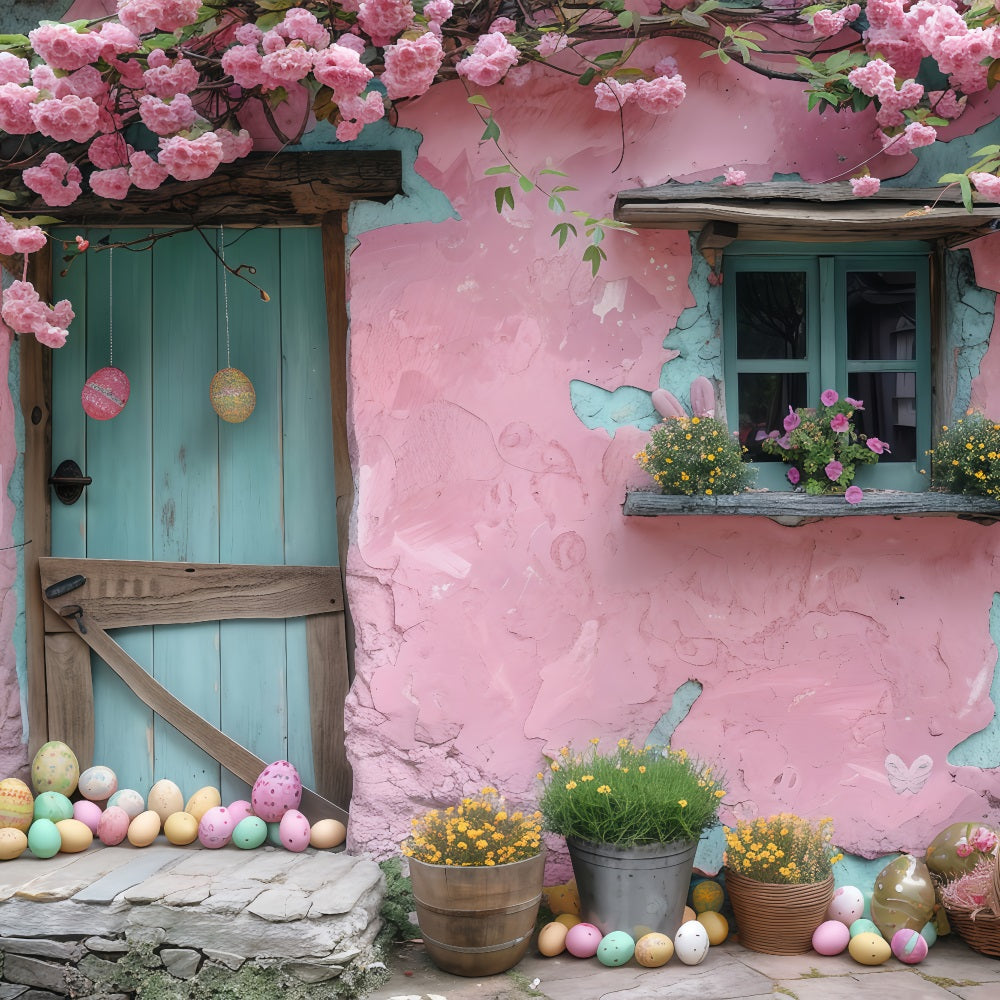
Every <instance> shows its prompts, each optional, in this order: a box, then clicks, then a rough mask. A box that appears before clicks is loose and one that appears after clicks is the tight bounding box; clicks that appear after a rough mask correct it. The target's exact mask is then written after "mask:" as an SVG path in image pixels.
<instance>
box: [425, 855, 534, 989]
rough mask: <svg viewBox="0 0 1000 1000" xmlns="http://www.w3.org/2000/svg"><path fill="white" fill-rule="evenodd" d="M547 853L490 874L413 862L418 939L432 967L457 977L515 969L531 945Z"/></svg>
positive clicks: (481, 869) (494, 869)
mask: <svg viewBox="0 0 1000 1000" xmlns="http://www.w3.org/2000/svg"><path fill="white" fill-rule="evenodd" d="M544 871H545V852H544V851H542V852H541V853H540V854H538V855H536V856H535V857H533V858H528V859H527V860H526V861H515V862H513V863H512V864H507V865H495V866H494V867H492V868H487V867H474V868H453V867H451V866H448V865H429V864H427V863H426V862H424V861H417V860H416V859H415V858H410V880H411V882H412V883H413V898H414V901H415V903H416V907H417V922H418V923H419V924H420V934H421V937H422V938H423V941H424V946H425V947H426V949H427V954H428V955H430V957H431V960H432V961H433V962H434V964H435V965H436V966H437V967H438V968H440V969H443V970H444V971H445V972H450V973H452V974H453V975H456V976H494V975H497V974H498V973H500V972H506V971H507V970H508V969H510V968H513V967H514V966H515V965H517V963H518V962H520V961H521V959H522V958H523V957H524V955H525V952H527V950H528V945H529V944H530V943H531V936H532V934H533V932H534V929H535V918H536V917H537V916H538V904H539V903H540V902H541V898H542V876H543V874H544Z"/></svg>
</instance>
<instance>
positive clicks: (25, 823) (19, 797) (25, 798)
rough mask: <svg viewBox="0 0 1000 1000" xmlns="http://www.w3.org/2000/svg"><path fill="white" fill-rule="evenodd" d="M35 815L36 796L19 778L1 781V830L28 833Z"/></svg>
mask: <svg viewBox="0 0 1000 1000" xmlns="http://www.w3.org/2000/svg"><path fill="white" fill-rule="evenodd" d="M34 816H35V797H34V796H33V795H32V794H31V789H30V788H29V787H28V786H27V785H26V784H25V783H24V782H23V781H21V780H20V779H19V778H4V779H3V781H0V830H8V829H10V830H20V831H21V833H27V832H28V827H30V826H31V821H32V819H34Z"/></svg>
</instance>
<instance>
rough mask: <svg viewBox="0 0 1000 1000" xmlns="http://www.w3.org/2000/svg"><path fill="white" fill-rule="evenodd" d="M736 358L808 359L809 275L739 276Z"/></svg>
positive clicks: (760, 273) (765, 273)
mask: <svg viewBox="0 0 1000 1000" xmlns="http://www.w3.org/2000/svg"><path fill="white" fill-rule="evenodd" d="M735 277H736V321H737V327H736V329H737V334H736V355H737V357H739V358H804V357H805V356H806V276H805V274H804V273H803V272H801V271H738V272H737V273H736V276H735Z"/></svg>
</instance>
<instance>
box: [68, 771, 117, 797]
mask: <svg viewBox="0 0 1000 1000" xmlns="http://www.w3.org/2000/svg"><path fill="white" fill-rule="evenodd" d="M77 787H78V788H79V789H80V794H81V795H82V796H83V797H84V798H85V799H90V801H91V802H104V801H105V800H106V799H109V798H111V796H112V795H114V794H115V792H116V791H118V776H117V775H116V774H115V772H114V771H112V770H111V768H110V767H105V766H104V765H103V764H98V765H97V766H96V767H88V768H87V770H86V771H84V772H83V774H81V775H80V781H79V783H78V785H77Z"/></svg>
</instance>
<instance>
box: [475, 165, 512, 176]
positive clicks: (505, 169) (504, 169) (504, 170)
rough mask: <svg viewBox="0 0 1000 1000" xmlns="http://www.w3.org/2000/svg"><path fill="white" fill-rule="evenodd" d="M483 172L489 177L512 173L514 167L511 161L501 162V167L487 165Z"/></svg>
mask: <svg viewBox="0 0 1000 1000" xmlns="http://www.w3.org/2000/svg"><path fill="white" fill-rule="evenodd" d="M483 173H484V174H485V175H486V176H487V177H493V176H495V175H496V174H512V173H514V168H513V167H512V166H511V165H510V164H509V163H501V164H500V166H499V167H487V168H486V170H484V171H483Z"/></svg>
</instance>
